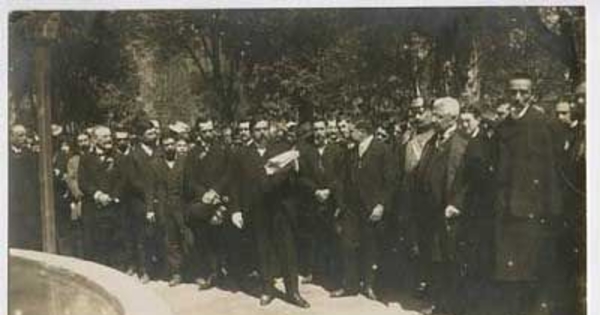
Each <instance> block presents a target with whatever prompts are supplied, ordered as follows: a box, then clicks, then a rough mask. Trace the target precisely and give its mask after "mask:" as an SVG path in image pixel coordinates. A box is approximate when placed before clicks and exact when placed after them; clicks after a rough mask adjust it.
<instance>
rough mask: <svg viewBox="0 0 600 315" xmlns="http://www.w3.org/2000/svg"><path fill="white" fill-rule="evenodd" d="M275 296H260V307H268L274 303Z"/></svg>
mask: <svg viewBox="0 0 600 315" xmlns="http://www.w3.org/2000/svg"><path fill="white" fill-rule="evenodd" d="M274 299H275V296H273V295H272V294H263V295H261V296H260V306H267V305H269V304H271V302H273V300H274Z"/></svg>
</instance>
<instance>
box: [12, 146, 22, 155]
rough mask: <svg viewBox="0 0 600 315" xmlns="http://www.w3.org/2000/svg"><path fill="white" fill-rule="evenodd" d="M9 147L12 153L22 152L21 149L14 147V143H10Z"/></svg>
mask: <svg viewBox="0 0 600 315" xmlns="http://www.w3.org/2000/svg"><path fill="white" fill-rule="evenodd" d="M11 148H12V151H13V152H14V153H17V154H20V153H22V152H23V149H21V148H18V147H15V146H14V145H11Z"/></svg>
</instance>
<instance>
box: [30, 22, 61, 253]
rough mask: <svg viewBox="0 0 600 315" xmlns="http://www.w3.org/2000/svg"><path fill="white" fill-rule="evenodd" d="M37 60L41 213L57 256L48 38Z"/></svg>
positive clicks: (48, 244) (45, 239)
mask: <svg viewBox="0 0 600 315" xmlns="http://www.w3.org/2000/svg"><path fill="white" fill-rule="evenodd" d="M46 23H48V22H46ZM46 23H45V24H44V28H46ZM34 58H35V87H36V92H37V96H38V104H37V123H38V134H39V136H40V154H39V166H40V167H39V181H40V209H41V210H40V211H41V212H42V213H41V217H42V244H43V250H44V251H45V252H49V253H56V224H55V222H56V221H55V209H54V181H53V167H52V125H51V117H52V115H51V102H52V99H51V96H50V91H51V82H50V41H49V40H48V39H47V38H38V44H37V46H36V48H35V57H34Z"/></svg>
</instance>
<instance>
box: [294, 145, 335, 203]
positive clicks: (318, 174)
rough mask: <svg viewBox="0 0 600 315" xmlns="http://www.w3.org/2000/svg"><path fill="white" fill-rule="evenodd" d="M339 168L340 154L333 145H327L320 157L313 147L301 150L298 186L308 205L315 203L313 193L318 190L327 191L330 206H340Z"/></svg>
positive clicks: (308, 146)
mask: <svg viewBox="0 0 600 315" xmlns="http://www.w3.org/2000/svg"><path fill="white" fill-rule="evenodd" d="M340 166H341V152H340V148H339V146H336V145H335V144H327V145H326V146H325V149H324V151H323V155H322V156H321V157H320V154H319V150H318V148H317V147H316V146H315V145H306V146H304V147H303V148H302V151H301V152H300V178H299V184H300V187H301V188H302V190H303V193H304V194H305V196H306V199H307V200H309V205H310V204H312V205H314V204H315V203H317V200H316V197H315V191H316V190H318V189H329V190H330V197H329V199H330V200H332V204H334V205H336V206H337V207H339V206H340V205H341V199H340V198H341V187H340V184H341V177H340V170H341V168H340Z"/></svg>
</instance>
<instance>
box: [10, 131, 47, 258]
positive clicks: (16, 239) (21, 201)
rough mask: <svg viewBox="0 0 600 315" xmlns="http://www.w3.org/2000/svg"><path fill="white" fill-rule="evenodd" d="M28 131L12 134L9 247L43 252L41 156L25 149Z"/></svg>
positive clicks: (11, 132)
mask: <svg viewBox="0 0 600 315" xmlns="http://www.w3.org/2000/svg"><path fill="white" fill-rule="evenodd" d="M26 141H27V130H26V129H25V127H24V126H23V125H19V124H17V125H14V126H12V127H11V130H10V153H9V160H8V170H9V171H8V181H9V186H8V193H9V197H8V220H9V224H8V232H9V233H8V244H9V246H10V247H16V248H24V249H31V250H42V233H41V231H42V224H41V212H40V196H39V180H38V156H37V154H35V153H33V152H32V151H31V150H29V148H27V146H26Z"/></svg>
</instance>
